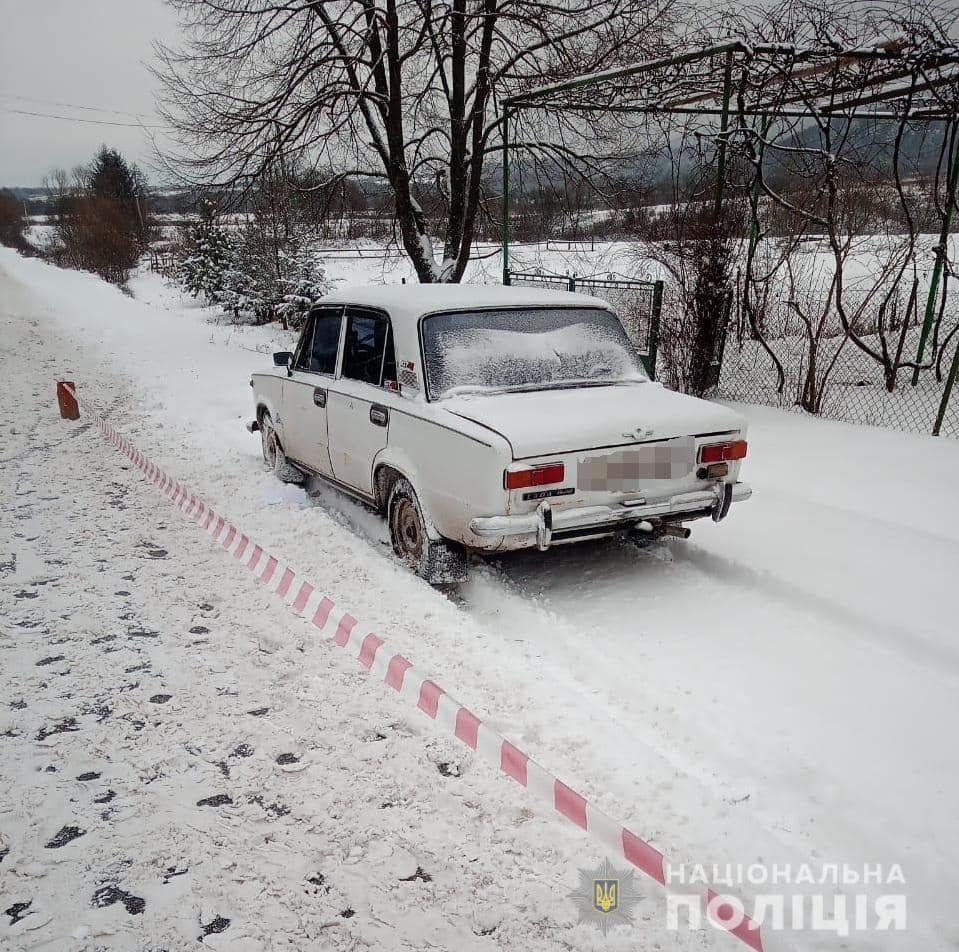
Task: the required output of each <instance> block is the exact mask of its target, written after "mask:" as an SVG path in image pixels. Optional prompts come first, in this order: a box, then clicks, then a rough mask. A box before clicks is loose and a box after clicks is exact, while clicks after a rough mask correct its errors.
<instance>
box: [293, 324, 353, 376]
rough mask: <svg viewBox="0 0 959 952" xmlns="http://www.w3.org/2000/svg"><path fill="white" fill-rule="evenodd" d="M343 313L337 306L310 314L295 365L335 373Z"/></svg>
mask: <svg viewBox="0 0 959 952" xmlns="http://www.w3.org/2000/svg"><path fill="white" fill-rule="evenodd" d="M342 313H343V312H342V308H338V307H337V308H327V309H324V310H318V311H314V312H313V313H312V314H311V315H310V318H309V323H308V324H307V326H306V327H305V328H304V333H303V337H302V339H301V341H300V346H299V348H298V349H297V352H296V363H295V365H294V366H295V367H296V369H297V370H306V371H309V372H310V373H315V374H328V375H330V376H332V375H333V372H334V371H335V370H336V354H337V351H338V349H339V345H340V318H341V315H342Z"/></svg>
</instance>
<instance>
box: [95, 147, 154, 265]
mask: <svg viewBox="0 0 959 952" xmlns="http://www.w3.org/2000/svg"><path fill="white" fill-rule="evenodd" d="M86 179H87V182H86V184H87V188H88V190H89V191H90V193H91V194H92V195H93V196H94V197H95V198H97V199H100V200H101V201H102V202H106V203H110V204H112V205H113V206H114V207H115V209H116V213H117V218H118V220H120V221H122V222H123V225H124V228H125V230H127V231H128V232H129V233H130V234H131V235H133V236H134V237H135V239H136V242H137V245H138V247H139V248H140V250H141V251H142V250H143V249H144V248H145V247H146V245H147V244H148V243H149V233H150V229H151V226H152V222H151V220H150V208H149V202H148V198H147V195H146V180H145V179H144V177H143V173H142V172H140V170H139V169H138V168H137V167H136V166H135V165H130V164H129V163H128V162H127V160H126V159H125V158H124V157H123V156H122V155H121V154H120V153H119V152H118V151H117V150H116V149H108V148H107V147H106V146H105V145H104V146H101V147H100V151H99V152H98V153H97V154H96V157H95V158H94V160H93V163H92V164H91V165H90V167H89V168H88V169H87V170H86Z"/></svg>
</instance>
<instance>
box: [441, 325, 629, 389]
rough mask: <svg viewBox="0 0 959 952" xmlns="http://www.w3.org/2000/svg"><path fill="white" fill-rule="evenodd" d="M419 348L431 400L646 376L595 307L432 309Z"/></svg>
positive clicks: (618, 329)
mask: <svg viewBox="0 0 959 952" xmlns="http://www.w3.org/2000/svg"><path fill="white" fill-rule="evenodd" d="M423 353H424V357H425V359H426V378H427V383H428V385H429V393H430V397H431V398H432V399H433V400H441V399H443V398H444V397H452V396H458V395H462V394H470V393H478V394H482V393H503V392H506V391H522V390H548V389H559V388H563V387H582V386H603V385H611V384H617V383H626V382H630V381H636V380H645V379H647V378H646V374H645V372H644V370H643V366H642V363H641V362H640V359H639V356H638V354H637V353H636V351H635V349H634V348H633V346H632V344H630V342H629V340H628V338H627V337H626V332H625V331H624V330H623V327H622V325H621V324H620V323H619V321H618V320H617V319H616V317H615V316H614V315H613V314H612V313H611V312H610V311H606V310H603V309H602V308H599V307H562V308H558V307H557V308H520V307H517V308H504V309H497V310H489V311H485V310H484V311H465V312H464V311H458V312H455V313H449V314H431V315H430V316H429V317H426V318H424V320H423Z"/></svg>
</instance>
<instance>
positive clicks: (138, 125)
mask: <svg viewBox="0 0 959 952" xmlns="http://www.w3.org/2000/svg"><path fill="white" fill-rule="evenodd" d="M0 112H12V113H16V114H17V115H18V116H33V117H36V118H38V119H62V120H63V121H65V122H82V123H86V124H88V125H94V126H124V127H126V128H128V129H172V128H173V127H172V126H164V125H153V124H149V123H145V122H113V121H111V120H109V119H83V118H81V117H80V116H58V115H54V114H53V113H50V112H30V111H29V110H27V109H13V108H12V107H10V106H0ZM131 115H134V113H131Z"/></svg>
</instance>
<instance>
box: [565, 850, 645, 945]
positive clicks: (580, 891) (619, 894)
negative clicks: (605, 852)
mask: <svg viewBox="0 0 959 952" xmlns="http://www.w3.org/2000/svg"><path fill="white" fill-rule="evenodd" d="M569 895H570V898H571V899H574V900H575V901H576V907H577V909H578V910H579V921H580V922H592V923H593V924H594V925H596V926H598V927H599V928H600V929H601V930H602V932H603V935H606V933H607V932H608V931H609V929H610V928H611V927H612V926H615V925H628V924H629V923H631V922H632V921H633V913H632V907H633V905H635V903H636V902H638V901H639V899H640V895H639V893H638V892H637V891H636V889H635V887H634V885H633V870H631V869H630V870H619V869H617V868H616V867H615V866H613V864H612V863H610V861H609V860H608V859H607V860H603V862H602V863H601V864H600V866H599V867H598V868H597V869H593V870H588V869H581V870H580V871H579V886H578V887H577V888H576V889H574V890H573V892H571V893H570V894H569Z"/></svg>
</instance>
